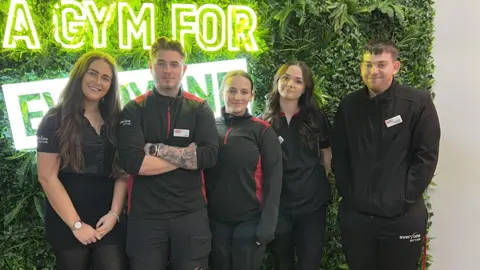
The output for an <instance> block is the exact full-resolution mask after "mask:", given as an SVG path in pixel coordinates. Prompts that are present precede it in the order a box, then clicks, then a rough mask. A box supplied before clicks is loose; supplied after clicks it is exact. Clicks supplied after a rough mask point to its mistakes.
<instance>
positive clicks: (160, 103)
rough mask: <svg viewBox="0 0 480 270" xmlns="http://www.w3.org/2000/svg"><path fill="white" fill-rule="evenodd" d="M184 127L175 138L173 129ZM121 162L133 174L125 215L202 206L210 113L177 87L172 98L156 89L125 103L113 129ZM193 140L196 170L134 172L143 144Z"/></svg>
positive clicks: (211, 152)
mask: <svg viewBox="0 0 480 270" xmlns="http://www.w3.org/2000/svg"><path fill="white" fill-rule="evenodd" d="M178 130H188V134H186V133H185V132H182V133H181V134H182V136H178V134H177V133H176V132H175V131H178ZM117 136H118V153H119V159H120V165H121V166H122V167H123V169H124V170H125V171H126V172H127V173H129V174H130V175H132V178H133V179H132V180H133V181H132V182H131V183H129V187H130V188H129V212H130V216H141V217H145V218H168V217H174V216H177V215H181V214H185V213H189V212H194V211H197V210H200V209H202V208H205V206H206V199H205V197H204V195H205V194H204V178H203V169H207V168H210V167H213V166H214V165H215V163H216V162H217V154H218V139H217V130H216V128H215V117H214V115H213V112H212V109H211V108H210V106H209V105H208V103H207V102H206V101H204V100H202V99H200V98H198V97H196V96H194V95H193V94H190V93H188V92H184V91H180V92H179V94H178V96H177V97H175V98H172V97H166V96H162V95H160V94H159V93H158V92H157V91H156V90H155V89H153V90H152V91H149V92H147V93H145V94H144V95H141V96H139V97H137V98H136V99H135V100H132V101H130V102H129V103H127V104H126V105H125V107H124V109H123V111H122V113H121V116H120V119H119V124H118V127H117ZM192 142H195V143H196V144H197V145H198V148H197V164H198V168H199V170H186V169H182V168H179V169H176V170H173V171H170V172H167V173H164V174H160V175H154V176H142V175H138V172H139V170H140V167H141V165H142V162H143V159H144V157H145V152H144V146H145V144H146V143H164V144H166V145H169V146H177V147H187V146H188V145H189V144H190V143H192Z"/></svg>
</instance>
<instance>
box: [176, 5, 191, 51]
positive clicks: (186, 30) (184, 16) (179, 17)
mask: <svg viewBox="0 0 480 270" xmlns="http://www.w3.org/2000/svg"><path fill="white" fill-rule="evenodd" d="M196 10H197V7H196V6H195V5H193V4H172V38H173V39H174V40H178V41H179V42H180V43H181V44H182V46H184V47H185V35H186V34H195V29H196V28H197V23H196V18H195V17H196ZM188 17H190V19H188Z"/></svg>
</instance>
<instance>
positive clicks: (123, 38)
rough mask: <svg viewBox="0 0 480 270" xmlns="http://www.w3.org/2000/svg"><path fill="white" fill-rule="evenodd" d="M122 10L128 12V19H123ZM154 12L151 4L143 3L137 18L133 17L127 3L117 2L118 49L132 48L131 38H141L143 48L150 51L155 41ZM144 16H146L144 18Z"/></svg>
mask: <svg viewBox="0 0 480 270" xmlns="http://www.w3.org/2000/svg"><path fill="white" fill-rule="evenodd" d="M124 10H127V11H128V17H129V18H124ZM154 11H155V9H154V5H153V3H143V4H142V7H141V9H140V12H139V14H138V16H135V13H134V11H133V10H132V8H131V7H130V5H129V4H128V3H127V2H118V31H119V32H118V44H119V46H120V49H131V48H132V36H133V38H134V39H140V38H143V48H144V49H145V50H149V49H150V46H152V44H153V42H154V41H155V20H154V16H155V12H154ZM146 14H148V16H145V15H146ZM125 27H126V28H127V29H126V30H125V29H124V28H125Z"/></svg>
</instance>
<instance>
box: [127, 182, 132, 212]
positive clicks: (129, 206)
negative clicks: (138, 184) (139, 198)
mask: <svg viewBox="0 0 480 270" xmlns="http://www.w3.org/2000/svg"><path fill="white" fill-rule="evenodd" d="M132 189H133V175H128V192H127V195H128V196H127V205H128V207H127V215H128V214H130V209H131V208H132Z"/></svg>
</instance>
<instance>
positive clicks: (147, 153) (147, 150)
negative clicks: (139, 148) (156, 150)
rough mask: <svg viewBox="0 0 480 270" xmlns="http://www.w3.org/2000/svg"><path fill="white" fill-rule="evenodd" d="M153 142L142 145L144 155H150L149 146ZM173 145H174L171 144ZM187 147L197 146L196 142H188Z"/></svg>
mask: <svg viewBox="0 0 480 270" xmlns="http://www.w3.org/2000/svg"><path fill="white" fill-rule="evenodd" d="M154 144H155V143H146V144H145V146H144V147H143V151H145V154H146V155H149V156H152V155H151V154H150V146H152V145H154ZM173 147H175V146H173ZM187 147H191V148H197V147H198V146H197V144H196V143H195V142H192V143H190V144H189V145H188V146H187Z"/></svg>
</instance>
